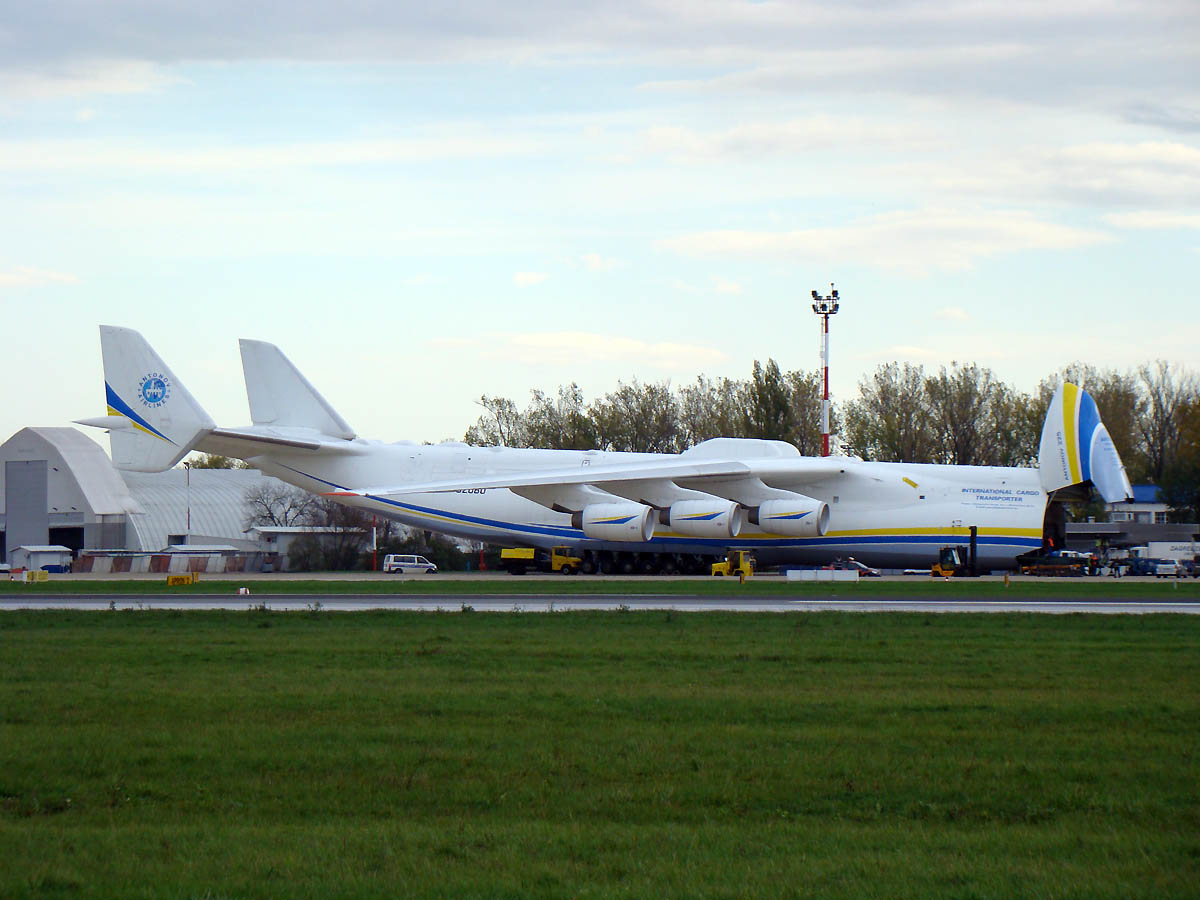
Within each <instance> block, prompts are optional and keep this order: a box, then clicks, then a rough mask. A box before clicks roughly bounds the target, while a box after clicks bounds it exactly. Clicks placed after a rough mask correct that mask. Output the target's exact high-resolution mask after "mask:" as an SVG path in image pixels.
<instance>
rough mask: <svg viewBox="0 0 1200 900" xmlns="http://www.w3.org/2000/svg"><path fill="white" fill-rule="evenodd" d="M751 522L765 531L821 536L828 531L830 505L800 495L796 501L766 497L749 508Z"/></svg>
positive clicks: (789, 535)
mask: <svg viewBox="0 0 1200 900" xmlns="http://www.w3.org/2000/svg"><path fill="white" fill-rule="evenodd" d="M750 521H751V522H753V523H754V524H755V525H757V526H758V527H759V528H761V529H762V530H763V531H765V532H767V534H782V535H786V536H787V537H820V536H821V535H823V534H824V533H825V532H826V531H828V530H829V504H828V503H826V502H825V501H823V500H817V499H815V498H813V497H806V496H804V495H803V494H797V495H796V499H795V500H768V501H767V502H766V503H763V504H762V505H761V506H759V507H757V508H756V509H752V510H751V511H750Z"/></svg>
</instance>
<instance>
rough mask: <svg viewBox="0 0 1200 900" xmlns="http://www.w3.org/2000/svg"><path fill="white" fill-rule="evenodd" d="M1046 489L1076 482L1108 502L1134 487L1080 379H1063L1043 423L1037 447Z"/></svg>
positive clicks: (1128, 494)
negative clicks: (1086, 486)
mask: <svg viewBox="0 0 1200 900" xmlns="http://www.w3.org/2000/svg"><path fill="white" fill-rule="evenodd" d="M1038 465H1039V467H1040V468H1041V482H1042V489H1043V490H1045V491H1046V492H1047V493H1050V492H1052V491H1056V490H1059V489H1060V488H1064V487H1070V486H1072V485H1076V484H1088V483H1090V484H1091V485H1092V486H1094V487H1095V488H1096V490H1097V491H1098V492H1099V493H1100V496H1102V497H1103V498H1104V500H1105V502H1106V503H1116V502H1118V501H1120V500H1128V499H1131V498H1132V497H1133V488H1132V487H1131V486H1130V484H1129V476H1128V475H1126V474H1125V466H1124V465H1123V464H1122V462H1121V456H1120V454H1119V453H1117V448H1116V446H1115V445H1114V444H1113V441H1112V437H1110V436H1109V433H1108V429H1107V428H1105V427H1104V423H1103V422H1101V421H1100V411H1099V410H1098V409H1097V408H1096V401H1095V400H1093V399H1092V397H1091V395H1090V394H1089V393H1088V392H1087V391H1085V390H1084V389H1083V388H1081V387H1079V386H1078V385H1075V384H1071V383H1070V382H1063V383H1062V385H1061V386H1060V387H1059V389H1058V391H1056V392H1055V394H1054V399H1053V400H1051V401H1050V409H1049V410H1048V411H1047V413H1046V424H1045V425H1044V426H1042V443H1041V447H1040V449H1039V451H1038Z"/></svg>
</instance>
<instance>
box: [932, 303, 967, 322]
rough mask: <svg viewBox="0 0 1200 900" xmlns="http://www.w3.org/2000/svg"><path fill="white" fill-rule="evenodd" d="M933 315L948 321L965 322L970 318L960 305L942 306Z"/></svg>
mask: <svg viewBox="0 0 1200 900" xmlns="http://www.w3.org/2000/svg"><path fill="white" fill-rule="evenodd" d="M933 317H934V318H935V319H945V320H947V321H950V322H966V321H967V320H968V319H970V318H971V317H970V315H968V314H967V311H966V310H965V309H963V308H962V307H961V306H943V307H942V308H941V309H939V310H937V311H936V312H935V313H934V314H933Z"/></svg>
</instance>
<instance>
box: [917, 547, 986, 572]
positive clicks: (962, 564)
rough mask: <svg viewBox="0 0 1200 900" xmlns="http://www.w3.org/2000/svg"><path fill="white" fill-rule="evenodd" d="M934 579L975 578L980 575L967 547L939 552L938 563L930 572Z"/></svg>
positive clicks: (944, 548) (951, 548) (945, 549)
mask: <svg viewBox="0 0 1200 900" xmlns="http://www.w3.org/2000/svg"><path fill="white" fill-rule="evenodd" d="M929 574H930V575H932V576H933V577H934V578H951V577H955V578H974V577H975V576H976V575H978V574H979V573H978V572H977V571H975V564H974V562H973V558H972V556H971V554H970V552H969V550H968V548H966V547H943V548H942V549H941V550H939V551H938V559H937V562H935V563H934V564H933V567H932V568H931V569H930V570H929Z"/></svg>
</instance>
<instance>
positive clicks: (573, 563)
mask: <svg viewBox="0 0 1200 900" xmlns="http://www.w3.org/2000/svg"><path fill="white" fill-rule="evenodd" d="M582 565H583V557H581V556H576V555H575V554H574V553H573V552H572V548H570V547H551V548H550V549H549V550H546V549H544V548H542V547H506V548H505V549H503V550H501V551H500V568H502V569H507V570H508V573H509V574H510V575H524V574H525V573H526V572H528V571H530V570H533V571H535V572H561V573H562V574H564V575H575V574H576V573H578V572H579V567H580V566H582Z"/></svg>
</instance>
